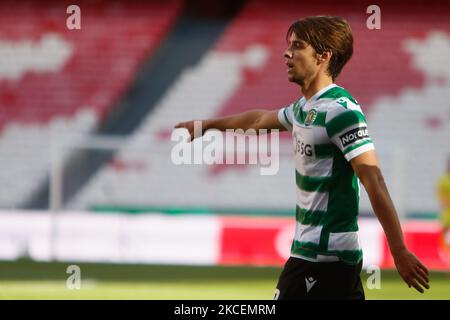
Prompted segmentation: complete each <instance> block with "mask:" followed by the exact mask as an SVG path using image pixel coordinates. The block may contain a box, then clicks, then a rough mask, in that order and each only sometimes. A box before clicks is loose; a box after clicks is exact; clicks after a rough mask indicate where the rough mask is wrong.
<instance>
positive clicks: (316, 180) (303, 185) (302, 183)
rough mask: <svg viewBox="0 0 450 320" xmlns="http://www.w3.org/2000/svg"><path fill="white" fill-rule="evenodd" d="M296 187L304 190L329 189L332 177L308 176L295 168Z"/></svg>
mask: <svg viewBox="0 0 450 320" xmlns="http://www.w3.org/2000/svg"><path fill="white" fill-rule="evenodd" d="M295 182H296V183H297V187H299V188H300V189H302V190H304V191H309V192H312V191H316V192H327V191H328V190H329V189H330V184H331V182H332V177H308V176H304V175H302V174H301V173H299V172H298V171H297V170H295Z"/></svg>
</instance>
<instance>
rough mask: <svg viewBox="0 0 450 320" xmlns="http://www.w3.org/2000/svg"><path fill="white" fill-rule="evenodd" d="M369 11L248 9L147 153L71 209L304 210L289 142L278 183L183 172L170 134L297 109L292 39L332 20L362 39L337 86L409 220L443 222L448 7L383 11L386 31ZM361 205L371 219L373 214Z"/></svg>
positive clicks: (167, 99) (149, 128)
mask: <svg viewBox="0 0 450 320" xmlns="http://www.w3.org/2000/svg"><path fill="white" fill-rule="evenodd" d="M368 5H370V3H368V2H364V1H363V2H359V1H346V2H344V3H336V2H324V3H320V4H319V3H314V5H312V4H308V3H301V4H300V3H298V1H287V2H284V1H283V3H279V2H277V1H256V0H255V1H249V2H248V3H247V4H246V5H245V7H244V8H243V9H242V10H241V11H240V12H239V14H238V16H237V17H236V18H235V19H234V20H233V22H232V23H231V24H230V25H229V27H228V28H227V29H226V31H225V32H224V33H223V34H222V35H221V36H220V37H219V38H218V39H217V43H216V45H215V46H214V48H213V49H211V50H210V51H209V52H208V53H207V54H206V55H205V56H204V58H203V59H202V61H201V62H200V63H199V64H198V65H196V66H195V67H193V68H190V69H188V70H185V71H184V72H183V73H182V74H180V76H179V78H178V80H177V81H176V83H174V84H173V86H172V87H171V88H170V90H169V91H168V92H167V93H166V94H165V96H164V97H163V99H161V101H160V102H159V104H158V105H157V107H156V108H155V109H154V111H153V112H152V113H151V114H149V115H148V116H147V118H146V119H145V120H144V123H143V125H141V126H140V127H139V128H138V129H137V130H136V132H135V134H133V135H132V136H131V137H130V138H129V141H128V143H127V144H126V146H127V148H131V149H133V148H134V147H135V148H136V149H138V148H147V149H148V152H146V153H145V152H141V153H139V152H130V151H129V150H122V151H119V152H118V153H117V156H116V159H115V161H113V162H112V163H111V164H110V165H107V166H104V167H103V168H102V169H101V170H99V172H97V174H95V175H94V176H93V177H92V179H91V180H90V181H89V183H87V184H86V186H85V188H84V189H83V190H82V191H81V192H79V193H78V195H77V196H76V197H75V198H74V199H72V201H71V202H70V205H69V206H70V207H71V208H89V207H91V208H92V207H94V206H97V207H98V206H108V207H111V206H125V207H127V206H128V207H131V208H132V207H148V208H149V210H152V208H155V207H157V208H164V207H165V206H175V207H179V208H192V207H202V208H216V209H217V210H215V212H218V213H220V209H221V208H222V209H224V210H225V208H230V207H236V208H241V209H257V208H265V209H269V210H270V209H273V210H274V212H276V211H277V209H289V208H293V206H294V203H295V194H294V192H295V189H294V176H293V163H292V157H291V156H292V155H291V150H290V148H291V147H290V145H291V143H290V140H289V136H288V135H286V134H284V135H283V139H282V141H283V143H282V145H281V146H280V171H279V174H277V175H275V176H266V177H264V176H260V175H259V170H258V167H257V166H206V165H203V166H199V165H190V166H176V165H174V164H172V163H171V161H170V152H171V148H172V147H173V146H174V144H175V143H174V142H171V141H170V133H171V131H172V127H173V125H174V124H176V123H177V122H179V121H185V120H190V119H205V118H209V117H214V116H221V115H229V114H233V113H236V112H242V111H244V110H248V109H250V108H264V109H275V108H279V107H281V106H284V105H287V104H289V103H291V102H292V101H294V100H296V99H298V98H299V96H300V92H299V90H298V87H296V86H295V85H292V84H290V83H288V82H287V80H286V74H285V70H284V69H285V67H284V64H283V58H282V54H283V51H284V49H285V45H286V43H285V34H286V30H287V29H288V27H289V25H290V23H291V22H292V21H294V20H296V19H298V18H300V17H303V16H307V15H318V14H329V15H340V16H343V17H345V18H346V19H347V20H348V21H349V23H350V24H351V26H352V28H353V32H354V38H355V53H354V57H353V59H352V60H351V61H350V63H349V64H348V66H347V67H346V68H345V69H344V71H343V73H342V75H341V76H340V77H339V79H338V81H337V83H338V84H339V85H341V86H343V87H345V88H347V89H348V90H349V91H350V92H351V93H352V94H353V95H354V97H355V98H356V99H357V100H358V101H359V102H360V103H361V105H362V106H363V110H364V111H365V113H366V115H367V117H368V121H369V126H370V127H369V129H370V131H371V134H372V136H373V138H374V140H375V144H376V147H377V149H378V152H379V155H380V159H381V163H382V166H383V168H384V172H385V175H386V180H387V182H388V185H389V187H390V188H391V191H392V194H393V197H394V199H395V201H396V203H397V206H398V208H399V210H400V211H401V213H405V212H406V213H408V214H410V213H414V212H436V211H437V203H436V200H435V194H434V183H435V181H436V179H437V178H438V176H439V174H440V173H441V172H442V171H443V170H444V166H445V159H446V157H447V154H448V153H450V144H449V143H448V141H450V126H449V123H450V121H449V120H450V107H449V106H450V95H449V92H450V91H449V86H450V77H449V75H450V71H449V70H450V69H449V64H448V57H449V56H450V55H449V53H450V52H449V50H450V23H449V21H448V19H447V18H446V16H445V15H446V13H445V12H448V9H449V5H448V3H447V2H444V1H431V2H430V3H429V4H428V5H427V6H423V3H421V2H419V1H413V2H411V3H409V4H408V6H406V7H405V6H401V5H400V4H391V3H389V2H387V1H383V2H381V3H380V6H381V8H382V25H381V30H369V29H368V28H367V26H366V19H367V17H368V14H366V9H367V7H368ZM118 163H119V164H120V166H119V165H118ZM136 163H139V164H141V165H139V166H136V165H134V164H136ZM236 186H239V187H238V188H237V187H236ZM362 196H363V199H362V204H361V208H362V210H363V211H366V212H369V211H370V206H369V203H368V200H367V198H366V197H365V195H364V194H363V195H362Z"/></svg>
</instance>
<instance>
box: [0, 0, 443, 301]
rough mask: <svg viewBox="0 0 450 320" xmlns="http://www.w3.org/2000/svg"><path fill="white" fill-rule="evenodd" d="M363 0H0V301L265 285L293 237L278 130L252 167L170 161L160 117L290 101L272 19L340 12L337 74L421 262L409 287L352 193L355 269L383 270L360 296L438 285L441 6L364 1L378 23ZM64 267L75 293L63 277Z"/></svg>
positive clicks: (185, 294) (209, 295)
mask: <svg viewBox="0 0 450 320" xmlns="http://www.w3.org/2000/svg"><path fill="white" fill-rule="evenodd" d="M73 4H75V5H77V6H78V8H79V9H80V15H79V18H80V19H79V23H80V27H81V29H69V28H68V25H71V23H72V22H73V21H75V20H73V19H75V18H74V16H73V14H74V12H72V11H69V12H68V10H67V9H68V7H69V6H70V5H73ZM371 4H373V3H371V2H370V1H345V2H339V3H337V2H333V1H321V2H320V3H318V2H311V1H298V0H297V1H283V2H282V3H280V2H279V1H275V0H267V1H258V0H231V1H230V0H229V1H225V0H214V1H207V0H169V1H167V0H165V1H131V2H130V1H119V0H116V1H76V2H75V1H74V2H69V1H20V2H16V1H1V2H0V17H1V19H0V183H1V186H2V191H1V192H0V260H1V261H0V287H2V290H0V298H80V297H81V298H116V299H117V298H118V299H121V298H144V299H166V298H167V299H179V298H181V299H216V298H217V299H271V298H272V296H273V291H274V289H275V286H276V282H277V277H278V275H279V272H280V271H281V267H282V265H283V263H284V262H285V260H286V259H287V257H288V256H289V249H290V244H291V240H292V237H293V235H294V223H295V221H294V220H295V218H294V217H295V180H294V179H295V176H294V162H293V153H292V147H291V146H292V142H291V138H290V136H289V135H288V134H286V133H283V134H281V141H280V151H279V154H278V155H279V158H280V168H279V172H278V174H276V175H273V176H261V175H260V171H259V166H257V165H175V164H174V163H173V162H172V161H171V150H172V148H173V147H174V145H175V143H174V142H173V141H171V134H172V128H173V126H174V125H175V124H176V123H178V122H181V121H187V120H193V119H206V118H210V117H218V116H224V115H230V114H234V113H239V112H243V111H245V110H249V109H254V108H259V109H278V108H281V107H283V106H286V105H289V104H290V103H292V102H293V101H295V100H297V99H298V98H299V97H300V96H301V93H300V91H299V88H298V87H297V86H296V85H293V84H291V83H289V82H288V81H287V77H286V71H285V65H284V59H283V51H284V49H285V47H286V38H285V36H286V31H287V29H288V27H289V26H290V24H291V23H292V22H293V21H295V20H297V19H300V18H302V17H305V16H308V15H339V16H341V17H344V18H345V19H347V21H348V22H349V23H350V25H351V27H352V29H353V33H354V39H355V42H354V55H353V58H352V59H351V60H350V62H349V63H348V64H347V66H346V67H345V68H344V70H343V72H342V74H341V75H340V77H339V78H338V79H337V84H338V85H340V86H343V87H345V88H346V89H347V90H348V91H350V92H351V93H352V95H353V96H354V97H355V98H356V99H357V100H358V102H359V103H360V104H361V105H362V108H363V111H364V113H365V114H366V116H367V119H368V124H369V130H370V133H371V136H372V138H373V140H374V142H375V146H376V148H377V152H378V154H379V157H380V161H381V165H382V169H383V172H384V175H385V179H386V181H387V184H388V187H389V189H390V192H391V195H392V197H393V200H394V203H395V204H396V207H397V209H398V212H399V215H400V217H401V220H402V224H403V229H404V232H405V240H406V242H407V245H408V246H409V248H410V249H411V250H412V251H413V252H414V253H415V254H416V255H417V256H418V257H419V258H420V259H421V260H422V261H423V262H424V263H425V264H426V265H427V266H428V267H429V268H430V269H431V270H433V272H434V273H433V274H434V275H435V277H434V278H432V279H435V282H434V283H432V288H433V289H432V290H431V291H430V292H429V293H427V295H424V296H419V295H418V294H417V295H416V294H415V293H413V292H411V290H410V289H408V288H407V286H406V285H405V284H403V283H402V282H401V281H400V278H399V277H398V276H397V275H396V273H395V271H390V270H391V269H392V268H394V265H393V262H392V259H391V258H390V253H389V250H388V247H387V243H386V240H385V238H384V236H383V232H382V229H381V227H380V225H379V223H378V221H377V219H376V218H375V216H374V214H373V211H372V209H371V206H370V203H369V201H368V199H367V195H366V194H365V192H364V191H362V193H361V204H360V209H361V219H360V231H361V234H360V235H361V240H362V245H363V250H364V266H365V267H368V266H371V265H378V266H380V267H381V268H382V270H383V278H382V280H383V279H384V280H383V281H384V282H382V289H380V290H368V291H367V296H368V298H374V299H376V298H396V299H403V298H405V299H406V298H425V299H427V298H428V299H434V298H444V299H450V279H449V276H448V274H449V272H450V262H449V261H450V254H449V252H450V250H449V247H450V239H449V238H450V236H448V232H447V236H446V234H445V228H446V223H448V221H449V220H450V218H449V219H447V220H446V218H445V215H446V214H447V215H448V210H449V209H448V207H449V206H450V200H448V199H450V196H449V195H448V194H449V193H450V182H448V181H449V179H450V178H449V175H450V21H449V19H448V16H449V13H450V3H449V2H448V1H438V0H429V1H426V2H424V1H418V0H414V1H409V2H408V4H402V3H398V4H393V3H392V2H388V1H378V2H377V3H376V4H377V5H378V6H379V7H380V9H381V29H378V30H377V29H375V30H370V29H368V27H367V19H368V18H369V17H370V16H371V13H367V8H368V7H369V5H371ZM446 174H447V176H446ZM446 199H447V200H446ZM446 208H447V209H446ZM446 210H447V211H446ZM446 212H447V213H446ZM447 229H448V225H447ZM69 264H76V265H79V266H80V267H81V272H82V279H83V282H82V286H83V287H82V289H81V290H75V291H73V290H72V291H71V290H68V289H67V288H66V282H65V279H66V278H67V277H68V274H67V273H66V267H67V266H68V265H69ZM363 274H364V272H363ZM364 276H365V275H364ZM383 283H384V285H383ZM433 284H434V287H433Z"/></svg>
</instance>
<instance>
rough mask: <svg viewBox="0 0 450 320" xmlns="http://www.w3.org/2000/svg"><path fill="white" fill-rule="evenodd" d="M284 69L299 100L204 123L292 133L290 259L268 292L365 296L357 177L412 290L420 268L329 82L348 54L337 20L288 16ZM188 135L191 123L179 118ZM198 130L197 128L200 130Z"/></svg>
mask: <svg viewBox="0 0 450 320" xmlns="http://www.w3.org/2000/svg"><path fill="white" fill-rule="evenodd" d="M287 42H288V47H287V49H286V51H285V52H284V58H285V63H286V65H287V67H288V70H287V75H288V79H289V81H291V82H294V83H296V84H298V85H299V86H300V88H301V91H302V93H303V97H302V98H301V99H299V100H298V101H296V102H294V103H293V104H291V105H289V106H287V107H284V108H281V109H279V110H274V111H265V110H251V111H248V112H244V113H242V114H238V115H234V116H229V117H223V118H218V119H210V120H204V121H203V128H204V130H203V132H204V131H206V130H208V129H219V130H222V131H225V130H226V129H237V128H241V129H243V130H247V129H250V128H253V129H255V130H259V129H277V130H281V131H285V130H289V131H290V132H291V133H292V137H293V143H294V153H295V166H296V184H297V206H296V231H295V236H294V241H293V243H292V247H291V256H290V258H289V260H288V261H287V262H286V265H285V266H284V269H283V272H282V273H281V275H280V278H279V282H278V285H277V290H276V294H275V298H276V299H335V298H336V299H364V290H363V287H362V284H361V279H360V273H361V268H362V250H361V247H360V242H359V236H358V233H357V231H358V224H357V218H358V206H359V182H360V181H361V182H362V184H363V185H364V187H365V189H366V191H367V193H368V195H369V198H370V201H371V204H372V207H373V210H374V211H375V214H376V215H377V217H378V219H379V221H380V223H381V225H382V227H383V230H384V232H385V234H386V237H387V240H388V242H389V247H390V250H391V252H392V255H393V257H394V261H395V265H396V267H397V270H398V272H399V274H400V276H401V277H402V278H403V280H404V281H405V282H406V283H407V284H408V286H409V287H411V286H412V287H414V288H415V289H417V290H418V291H419V292H422V293H423V291H424V290H423V288H422V287H425V288H427V289H428V288H429V285H428V282H429V280H428V270H427V269H426V267H425V266H424V265H423V264H422V263H421V262H420V261H419V260H418V259H417V258H416V257H415V256H414V255H413V254H412V253H411V252H409V251H408V250H407V248H406V246H405V243H404V240H403V235H402V230H401V226H400V222H399V219H398V217H397V214H396V211H395V208H394V205H393V203H392V201H391V198H390V196H389V192H388V190H387V188H386V185H385V182H384V179H383V176H382V174H381V170H380V167H379V162H378V159H377V156H376V153H375V149H374V145H373V143H372V140H371V138H370V136H369V133H368V130H367V124H366V119H365V116H364V114H363V112H362V110H361V107H360V106H359V104H358V102H357V101H356V100H355V99H353V98H352V96H351V95H350V94H349V93H348V92H347V91H346V90H345V89H343V88H341V87H339V86H337V85H336V84H335V83H334V81H335V80H336V78H337V76H338V75H339V74H340V72H341V70H342V68H343V67H344V65H345V64H346V63H347V61H348V60H349V59H350V58H351V56H352V54H353V36H352V31H351V29H350V26H349V25H348V23H347V22H346V21H345V20H343V19H341V18H339V17H328V16H317V17H307V18H305V19H302V20H299V21H296V22H295V23H293V24H292V25H291V27H290V28H289V30H288V32H287ZM175 127H176V128H186V129H187V130H188V131H189V133H190V134H191V137H192V138H196V137H194V123H193V121H189V122H183V123H179V124H177V125H176V126H175ZM203 132H202V133H203Z"/></svg>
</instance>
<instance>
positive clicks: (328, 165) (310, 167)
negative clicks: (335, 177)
mask: <svg viewBox="0 0 450 320" xmlns="http://www.w3.org/2000/svg"><path fill="white" fill-rule="evenodd" d="M305 159H306V157H304V158H300V157H296V159H295V168H296V169H297V171H298V172H300V174H302V175H304V176H309V177H331V175H332V173H333V158H324V159H313V160H310V161H308V160H305Z"/></svg>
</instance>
